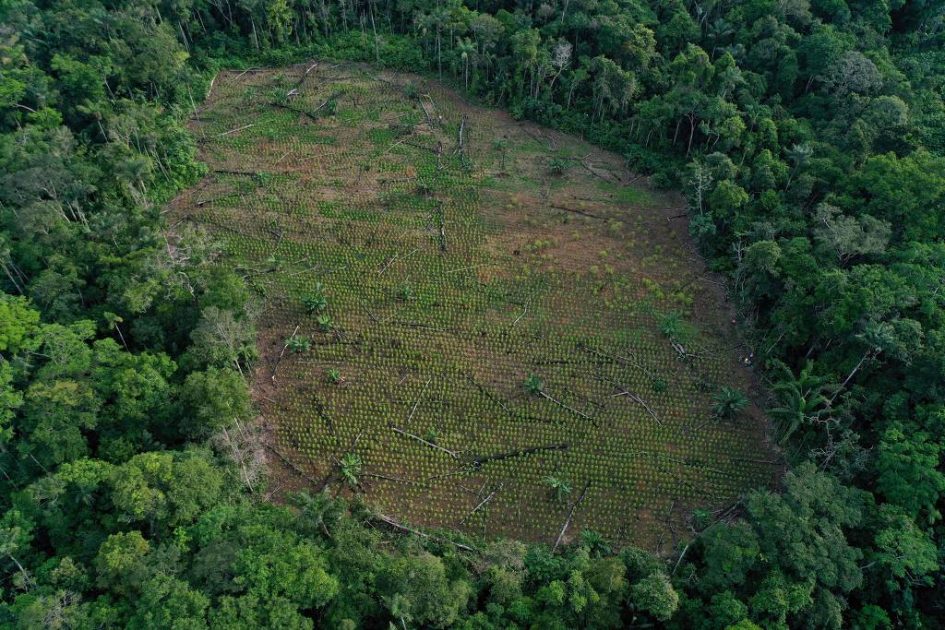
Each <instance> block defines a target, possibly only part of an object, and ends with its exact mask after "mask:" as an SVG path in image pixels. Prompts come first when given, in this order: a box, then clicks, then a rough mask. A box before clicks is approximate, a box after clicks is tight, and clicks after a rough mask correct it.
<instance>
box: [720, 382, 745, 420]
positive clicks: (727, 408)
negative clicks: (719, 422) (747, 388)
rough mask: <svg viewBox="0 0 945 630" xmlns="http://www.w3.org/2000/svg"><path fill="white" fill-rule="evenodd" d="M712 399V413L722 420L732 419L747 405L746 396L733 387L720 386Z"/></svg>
mask: <svg viewBox="0 0 945 630" xmlns="http://www.w3.org/2000/svg"><path fill="white" fill-rule="evenodd" d="M712 400H713V402H712V414H713V415H714V416H715V417H716V418H721V419H723V420H734V419H735V418H736V417H737V416H738V414H740V413H741V412H742V411H744V410H745V407H747V406H748V398H746V397H745V394H743V393H742V392H741V391H739V390H737V389H735V388H734V387H723V388H721V389H720V390H719V391H718V392H717V393H716V394H715V396H713V398H712Z"/></svg>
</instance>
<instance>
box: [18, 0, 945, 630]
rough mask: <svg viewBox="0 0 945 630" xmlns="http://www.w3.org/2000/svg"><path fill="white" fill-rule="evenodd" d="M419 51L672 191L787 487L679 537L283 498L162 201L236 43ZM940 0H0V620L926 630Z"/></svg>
mask: <svg viewBox="0 0 945 630" xmlns="http://www.w3.org/2000/svg"><path fill="white" fill-rule="evenodd" d="M326 57H328V58H331V57H333V58H343V59H354V60H361V61H369V62H373V63H378V64H384V65H387V66H390V67H394V68H399V69H410V70H413V71H417V70H420V69H425V71H426V72H429V73H430V74H431V75H432V76H436V77H440V78H442V79H443V80H444V81H448V82H450V83H451V84H453V85H455V86H457V87H458V88H460V89H465V90H467V91H468V93H469V94H470V98H476V99H479V100H480V101H482V102H484V103H487V104H490V105H495V106H497V107H502V108H505V109H507V110H509V111H511V112H512V113H513V115H515V116H517V117H523V118H530V119H533V120H536V121H539V122H541V123H543V124H547V125H550V126H553V127H556V128H560V129H563V130H566V131H569V132H575V133H580V134H583V135H584V136H585V137H587V138H588V139H591V140H592V141H594V142H596V143H598V144H600V145H602V146H605V147H607V148H609V149H612V150H615V151H618V152H620V153H621V154H622V155H624V156H625V157H626V159H627V161H628V164H629V165H630V166H631V167H632V168H634V169H636V170H638V171H640V172H645V173H649V174H651V175H652V178H653V181H654V182H657V183H658V184H659V185H661V186H664V187H667V188H676V189H681V190H683V191H685V194H686V197H687V199H688V205H689V207H688V212H689V215H690V220H691V223H690V226H691V227H690V229H691V233H692V234H693V237H694V238H695V239H696V240H697V242H698V243H699V245H700V247H701V248H702V250H703V253H704V255H705V256H706V258H707V259H708V260H709V261H710V264H711V266H712V268H713V269H714V270H716V271H718V272H720V273H722V274H724V275H725V277H726V278H727V282H728V288H729V291H730V295H731V297H732V300H733V301H734V302H735V303H736V304H737V306H738V312H739V324H740V326H741V327H742V328H743V330H744V334H745V335H746V337H747V338H748V339H750V340H751V344H752V347H753V348H754V353H755V362H756V365H757V367H758V369H759V372H760V373H761V374H762V375H763V376H764V378H766V379H767V380H768V383H769V387H770V391H771V393H772V399H771V401H770V407H771V408H770V414H771V416H772V418H774V420H775V421H776V422H777V424H778V432H779V435H778V439H779V441H780V444H781V447H782V448H783V450H784V453H785V456H786V457H787V459H788V460H789V463H790V471H789V472H786V474H785V476H784V478H783V481H782V484H781V486H780V488H779V489H778V490H777V491H776V492H772V491H768V490H759V491H755V492H752V493H750V494H748V495H747V496H745V497H743V499H742V500H741V501H740V502H739V503H738V504H736V505H735V506H732V509H731V510H727V511H726V513H725V514H724V515H722V516H724V518H718V516H719V515H713V514H697V515H694V518H693V520H692V529H693V532H694V533H695V535H696V537H695V538H694V539H693V541H692V542H691V543H690V544H689V545H687V546H686V547H685V548H683V549H679V550H678V552H677V553H676V554H675V555H674V556H673V557H670V558H657V557H654V556H651V555H650V554H648V553H647V552H645V551H642V550H638V549H633V548H628V549H623V550H614V549H611V548H610V547H609V546H608V543H607V541H606V540H604V539H602V538H601V537H600V536H598V535H595V534H594V533H593V532H584V534H583V536H582V537H581V539H580V540H579V541H577V542H575V543H573V544H571V545H569V546H568V547H567V548H565V549H564V550H563V551H562V550H559V551H558V552H555V553H552V551H551V549H550V548H547V547H544V546H541V545H525V544H522V543H518V542H514V541H500V542H492V543H480V542H478V541H465V542H466V543H469V544H471V545H472V546H474V547H475V549H476V550H475V552H468V551H466V550H465V549H464V548H462V547H458V546H456V545H455V544H453V542H454V541H452V540H450V536H451V535H450V534H448V533H444V534H442V536H433V537H428V538H418V537H415V536H404V535H403V534H402V533H398V532H393V531H390V530H388V529H385V528H384V527H383V526H380V525H379V524H378V523H376V522H374V521H373V520H372V515H371V512H370V510H369V509H368V508H367V507H365V506H364V505H361V504H359V503H358V502H357V501H356V500H355V501H345V500H341V499H337V498H334V497H333V495H331V494H302V495H299V496H297V497H296V498H295V499H294V501H293V502H292V504H290V505H276V504H273V503H271V502H269V501H267V500H266V496H267V495H266V480H265V475H264V471H263V470H261V467H260V461H261V460H262V459H263V457H264V456H263V454H262V453H261V452H260V448H261V447H260V446H259V445H258V439H257V436H255V435H254V429H253V428H252V427H253V423H252V419H253V415H254V414H253V410H252V404H251V400H250V395H249V391H248V388H247V384H246V381H245V375H244V373H245V372H247V371H248V369H249V368H250V366H251V364H252V362H253V359H254V353H255V345H254V339H255V334H254V327H253V326H254V324H253V312H254V311H253V307H252V299H251V298H252V295H251V291H250V290H249V289H248V288H247V286H246V284H245V283H244V280H243V278H241V277H240V275H239V274H238V273H236V272H235V271H228V270H224V269H221V267H220V266H217V265H214V264H213V261H214V260H215V259H216V258H217V257H218V256H219V250H218V247H217V245H216V244H215V243H214V241H213V239H212V238H210V237H209V236H208V235H207V234H205V233H202V232H201V231H199V230H190V231H187V230H183V229H182V230H181V231H180V233H178V234H174V235H173V236H172V235H168V234H167V233H166V232H165V227H166V226H165V223H164V221H163V217H162V210H161V208H162V205H163V204H164V203H166V202H167V200H168V199H170V198H171V197H172V196H173V195H174V193H175V192H176V191H178V190H179V189H181V188H182V187H184V186H187V185H190V184H193V183H194V182H196V181H198V180H199V178H200V177H201V175H202V172H203V168H204V167H203V166H202V165H201V164H199V163H198V162H197V161H196V159H195V156H196V147H195V141H194V139H193V138H192V137H191V136H190V135H189V134H188V133H187V132H186V130H185V129H184V126H183V125H184V122H185V120H186V119H187V118H188V117H189V116H191V115H193V114H194V112H195V110H197V108H199V105H200V102H201V100H202V99H203V98H204V96H205V95H206V93H207V89H208V85H209V84H210V80H211V78H212V76H213V75H214V73H215V72H216V71H217V70H219V69H220V68H224V67H227V68H229V67H236V66H240V65H242V67H251V66H252V65H263V64H265V65H277V64H280V63H288V62H295V61H304V60H307V59H312V58H326ZM943 97H945V3H942V2H939V1H938V0H916V1H911V2H907V1H904V0H745V1H735V0H704V1H701V2H696V1H688V0H685V1H684V0H545V1H541V2H536V1H535V0H521V1H520V2H513V1H511V0H467V1H466V2H465V3H464V2H463V1H462V0H398V1H393V0H366V1H364V2H362V1H359V0H338V1H334V2H333V1H331V0H57V1H41V0H35V1H31V0H0V267H2V271H3V273H2V274H0V282H2V285H3V290H4V294H3V296H2V298H0V386H2V388H0V488H2V490H0V511H2V517H0V571H2V578H3V580H2V584H0V625H2V626H3V627H11V628H38V627H50V628H93V627H95V628H101V627H134V628H203V627H216V628H257V627H279V628H294V627H298V628H310V627H313V626H319V627H321V626H324V627H341V628H355V627H397V628H403V629H404V630H406V629H407V628H410V627H422V626H428V627H468V628H493V627H495V628H500V627H501V628H508V627H535V628H567V627H575V626H582V627H584V626H586V627H618V626H630V627H632V626H638V627H653V626H654V625H665V626H668V627H677V628H699V629H703V628H704V629H715V628H718V629H722V628H730V627H731V628H746V629H747V628H755V627H764V628H778V627H831V628H840V627H851V628H864V629H865V628H890V627H893V626H896V627H912V628H919V627H929V628H934V627H940V626H941V625H942V624H943V619H945V569H943V565H945V524H943V521H942V510H943V508H945V460H943V453H945V105H943Z"/></svg>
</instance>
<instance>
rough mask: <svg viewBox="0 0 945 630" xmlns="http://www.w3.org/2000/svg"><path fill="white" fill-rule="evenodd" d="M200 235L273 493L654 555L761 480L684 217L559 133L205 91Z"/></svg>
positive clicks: (294, 93)
mask: <svg viewBox="0 0 945 630" xmlns="http://www.w3.org/2000/svg"><path fill="white" fill-rule="evenodd" d="M191 128H192V131H193V133H194V134H195V135H196V137H197V138H198V140H199V142H200V147H201V155H202V159H203V160H204V161H205V162H206V163H207V164H208V166H209V172H208V174H207V177H206V178H205V179H204V181H203V182H201V183H200V184H199V185H198V186H196V187H195V188H194V189H192V190H190V191H187V192H186V193H184V194H183V195H181V196H180V197H179V198H178V199H176V200H175V201H174V202H173V204H172V205H171V207H170V208H169V213H170V215H171V217H172V218H171V220H170V223H171V224H172V225H174V226H179V225H181V224H185V223H186V224H196V225H200V226H203V227H205V228H206V229H207V230H209V231H210V232H211V233H212V234H213V235H214V236H215V238H217V239H218V240H220V241H221V242H222V243H223V246H224V251H225V257H224V259H223V260H222V261H221V264H226V265H229V266H231V267H233V268H236V269H237V270H238V271H239V272H240V273H241V274H242V275H243V276H244V277H245V278H246V280H247V281H248V283H249V285H250V286H251V287H252V288H253V290H254V291H255V292H256V293H257V294H258V302H259V305H260V308H259V315H258V321H257V325H258V328H259V331H260V334H259V354H260V359H259V361H258V362H257V365H256V368H255V375H254V391H255V393H256V400H257V403H258V405H259V408H260V411H261V414H262V416H263V418H264V419H265V422H266V424H267V426H269V427H270V442H271V443H270V444H269V450H270V454H271V455H272V457H271V458H270V461H271V465H272V467H273V469H274V472H275V474H274V475H273V482H272V483H273V485H274V488H273V490H274V492H275V493H276V494H279V493H284V492H286V491H289V490H298V489H308V490H310V491H312V490H318V489H320V488H322V487H326V488H328V489H329V490H330V491H332V492H357V493H361V494H363V496H364V498H365V500H366V501H367V502H368V504H369V505H370V506H371V507H372V508H373V509H375V510H377V511H378V512H380V513H382V514H384V515H386V516H387V517H390V519H392V520H394V521H396V522H398V523H402V524H405V525H409V526H411V527H442V528H458V529H461V530H464V531H468V532H470V533H475V534H481V535H486V536H496V535H510V536H515V537H518V538H521V539H524V540H541V541H547V542H549V543H551V544H555V543H561V542H566V541H568V540H571V539H572V538H573V537H574V536H576V535H577V534H578V533H579V532H581V531H582V530H593V531H595V532H598V533H599V534H601V535H603V537H604V538H605V539H606V540H607V541H609V542H610V544H612V545H614V546H620V545H624V544H628V543H633V544H637V545H641V546H645V547H648V548H651V549H654V550H657V551H668V550H669V549H671V548H672V546H673V545H674V544H676V543H677V542H678V541H679V540H681V539H683V538H686V537H687V536H689V535H690V527H689V523H690V519H691V518H692V515H693V512H694V511H695V510H702V511H703V512H702V513H701V514H702V517H703V518H706V519H709V520H711V519H714V518H719V517H721V516H724V515H725V514H726V513H727V512H729V508H730V507H731V506H732V505H733V503H734V502H735V501H736V500H737V499H738V497H739V496H740V495H741V494H743V493H744V492H745V491H747V490H749V489H751V488H754V487H760V486H766V485H771V484H772V483H773V482H774V481H775V478H776V475H777V473H778V471H779V470H780V461H779V459H778V456H777V454H776V453H775V452H774V451H773V450H772V449H771V448H770V446H769V445H768V440H767V439H766V431H765V429H766V424H765V422H766V421H765V417H764V415H763V413H762V412H761V410H760V408H759V407H758V404H757V403H759V402H760V396H761V393H760V392H759V391H758V390H757V388H756V387H755V385H754V384H753V381H752V374H751V371H750V369H749V368H747V367H746V365H745V364H746V362H748V360H747V357H746V356H745V355H746V354H747V353H748V351H747V350H746V349H744V347H743V346H741V344H740V343H739V340H738V338H737V337H736V336H735V334H734V330H733V326H732V323H731V318H732V316H731V314H730V313H729V311H728V310H727V308H726V306H725V304H724V299H723V298H724V295H723V292H722V290H721V288H720V286H719V284H718V283H717V281H715V280H714V279H713V277H712V276H711V275H710V274H708V273H707V272H706V269H705V267H704V265H703V262H702V261H701V259H700V258H699V257H698V255H697V254H696V253H695V252H694V250H693V246H692V243H691V241H690V239H689V236H688V234H687V217H688V215H687V214H686V211H685V202H684V200H682V199H681V198H680V197H679V196H678V195H675V194H670V193H664V192H660V191H657V190H654V189H653V188H651V187H650V186H649V185H648V183H647V180H646V179H645V178H643V177H639V176H637V175H634V174H633V173H630V172H629V171H628V170H627V169H626V168H625V165H624V163H623V160H622V159H621V158H620V157H619V156H616V155H614V154H610V153H607V152H604V151H602V150H600V149H597V148H595V147H594V146H592V145H589V144H587V143H586V142H583V141H581V140H579V139H577V138H575V137H572V136H568V135H565V134H562V133H559V132H556V131H551V130H548V129H544V128H541V127H539V126H536V125H534V124H531V123H524V122H518V121H515V120H513V119H512V118H511V117H509V116H508V115H507V114H505V113H502V112H497V111H492V110H486V109H482V108H479V107H475V106H472V105H469V104H467V103H465V102H464V101H463V100H462V99H461V98H460V97H459V96H458V95H457V94H456V93H454V92H452V91H450V90H448V89H446V88H444V87H443V86H441V85H439V84H438V83H436V82H434V81H430V80H427V79H424V78H422V77H418V76H412V75H405V74H396V73H390V72H384V71H380V70H377V69H373V68H371V67H368V66H360V65H355V64H336V63H331V62H325V61H323V62H318V63H316V62H310V63H306V64H302V65H299V66H294V67H289V68H283V69H273V70H253V71H226V72H223V73H221V74H220V75H219V76H218V77H217V78H216V79H215V81H214V83H213V86H212V91H211V94H210V96H209V98H208V100H207V103H206V105H205V106H204V107H203V108H201V109H200V110H199V111H198V112H196V113H195V115H194V118H193V120H192V122H191Z"/></svg>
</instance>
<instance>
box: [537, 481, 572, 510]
mask: <svg viewBox="0 0 945 630" xmlns="http://www.w3.org/2000/svg"><path fill="white" fill-rule="evenodd" d="M543 481H544V482H545V485H546V486H548V487H549V488H550V489H551V494H552V496H553V497H554V500H555V501H558V502H559V503H560V502H562V501H564V500H565V499H566V498H567V497H568V495H570V494H571V484H569V483H568V482H567V481H565V480H564V479H561V478H560V477H555V476H554V475H548V476H547V477H545V478H544V480H543Z"/></svg>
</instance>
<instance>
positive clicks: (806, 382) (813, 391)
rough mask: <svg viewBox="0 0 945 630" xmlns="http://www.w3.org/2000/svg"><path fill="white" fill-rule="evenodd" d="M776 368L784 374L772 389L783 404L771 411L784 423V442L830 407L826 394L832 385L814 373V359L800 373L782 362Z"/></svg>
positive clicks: (780, 442)
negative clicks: (795, 372) (792, 370)
mask: <svg viewBox="0 0 945 630" xmlns="http://www.w3.org/2000/svg"><path fill="white" fill-rule="evenodd" d="M775 368H776V369H777V370H778V371H779V372H781V374H782V375H783V376H782V379H781V380H779V381H778V382H777V383H775V385H774V387H773V388H772V389H773V390H774V392H775V394H776V395H777V396H778V399H779V401H780V403H781V404H780V406H778V407H775V408H773V409H771V410H770V413H771V415H772V416H773V417H774V418H776V419H777V420H778V421H779V423H780V425H781V438H780V439H779V440H778V443H779V444H784V443H785V442H787V440H788V439H789V438H790V437H791V436H792V435H793V434H794V433H795V432H796V431H797V430H798V429H799V428H801V427H802V426H804V425H805V424H810V423H811V422H813V421H814V420H816V419H818V418H820V417H821V416H822V415H823V414H824V413H826V412H827V411H828V410H829V409H830V399H829V398H827V393H828V392H829V390H830V389H831V388H830V386H828V385H827V384H826V379H825V378H823V377H821V376H817V375H816V374H814V362H813V361H807V362H806V363H805V364H804V367H803V368H801V371H800V372H799V373H798V374H797V376H795V375H794V373H793V372H791V369H790V368H789V367H788V366H787V365H785V364H784V363H782V362H780V361H777V362H776V363H775Z"/></svg>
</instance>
